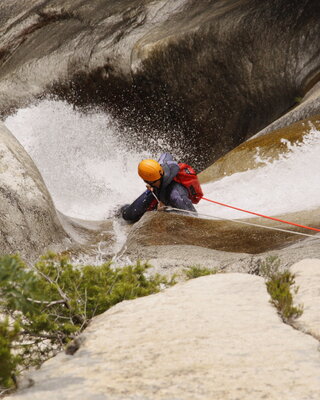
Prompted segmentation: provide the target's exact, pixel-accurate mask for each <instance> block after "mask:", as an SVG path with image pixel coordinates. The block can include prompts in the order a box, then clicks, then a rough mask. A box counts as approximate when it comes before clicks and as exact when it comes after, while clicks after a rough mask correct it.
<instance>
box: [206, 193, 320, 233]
mask: <svg viewBox="0 0 320 400" xmlns="http://www.w3.org/2000/svg"><path fill="white" fill-rule="evenodd" d="M201 198H202V199H203V200H206V201H210V202H211V203H214V204H219V205H220V206H224V207H229V208H233V209H234V210H238V211H242V212H245V213H248V214H253V215H257V216H258V217H263V218H268V219H272V220H273V221H278V222H283V223H285V224H289V225H294V226H298V227H300V228H305V229H309V230H311V231H317V232H320V229H317V228H311V227H310V226H305V225H300V224H296V223H294V222H289V221H285V220H283V219H279V218H274V217H268V216H267V215H263V214H258V213H255V212H253V211H247V210H243V209H242V208H238V207H233V206H229V205H228V204H223V203H219V202H218V201H214V200H210V199H207V198H205V197H201Z"/></svg>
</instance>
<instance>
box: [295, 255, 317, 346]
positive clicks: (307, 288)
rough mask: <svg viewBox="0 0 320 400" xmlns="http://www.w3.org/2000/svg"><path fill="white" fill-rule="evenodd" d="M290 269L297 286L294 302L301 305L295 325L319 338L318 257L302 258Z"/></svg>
mask: <svg viewBox="0 0 320 400" xmlns="http://www.w3.org/2000/svg"><path fill="white" fill-rule="evenodd" d="M290 270H291V272H292V273H294V274H295V277H296V278H295V282H296V285H297V287H298V288H299V289H298V292H297V293H296V294H295V295H294V302H295V304H297V305H300V304H301V305H302V306H303V314H302V316H301V317H300V318H299V319H298V321H297V322H296V324H295V325H296V326H297V327H298V328H299V329H301V330H303V331H304V332H306V333H309V334H310V335H312V336H314V337H315V338H317V339H318V340H320V258H311V259H305V260H302V261H300V262H298V263H296V264H294V265H292V267H291V268H290Z"/></svg>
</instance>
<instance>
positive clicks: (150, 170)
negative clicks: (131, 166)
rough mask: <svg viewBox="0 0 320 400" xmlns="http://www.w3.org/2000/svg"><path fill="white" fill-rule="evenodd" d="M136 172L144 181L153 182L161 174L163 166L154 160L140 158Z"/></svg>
mask: <svg viewBox="0 0 320 400" xmlns="http://www.w3.org/2000/svg"><path fill="white" fill-rule="evenodd" d="M138 174H139V176H140V178H142V179H143V180H144V181H148V182H155V181H157V180H159V179H160V178H161V177H162V176H163V168H162V167H161V165H160V164H159V163H158V161H156V160H142V161H141V162H140V164H139V165H138Z"/></svg>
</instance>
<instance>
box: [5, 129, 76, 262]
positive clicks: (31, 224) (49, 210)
mask: <svg viewBox="0 0 320 400" xmlns="http://www.w3.org/2000/svg"><path fill="white" fill-rule="evenodd" d="M64 240H67V234H66V233H65V232H64V230H63V229H62V227H61V225H60V222H59V220H58V217H57V215H56V210H55V208H54V206H53V203H52V200H51V197H50V195H49V193H48V191H47V189H46V187H45V184H44V182H43V180H42V177H41V175H40V173H39V172H38V170H37V168H36V167H35V165H34V164H33V161H32V160H31V158H30V157H29V156H28V155H27V153H26V152H25V151H24V149H23V148H22V146H21V145H20V144H19V142H18V141H17V140H16V139H15V138H14V137H13V136H12V134H11V133H10V131H9V130H8V129H6V128H5V126H4V125H3V124H1V123H0V254H10V253H15V254H16V253H19V254H20V255H21V256H22V257H24V258H26V259H28V260H32V259H33V258H35V257H37V256H38V255H40V254H42V253H43V252H44V251H45V249H46V248H47V247H48V246H54V245H55V244H56V245H58V244H59V245H60V246H62V243H63V241H64ZM66 243H67V242H65V244H66ZM68 243H70V242H68ZM52 248H53V247H52Z"/></svg>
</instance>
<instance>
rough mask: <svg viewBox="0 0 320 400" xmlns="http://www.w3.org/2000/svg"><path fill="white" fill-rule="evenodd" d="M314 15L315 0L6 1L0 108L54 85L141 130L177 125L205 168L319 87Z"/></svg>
mask: <svg viewBox="0 0 320 400" xmlns="http://www.w3.org/2000/svg"><path fill="white" fill-rule="evenodd" d="M319 18H320V9H319V4H318V1H317V0H311V1H306V2H297V1H296V2H291V3H290V4H289V3H288V1H287V0H278V1H272V3H269V2H261V1H259V0H250V1H249V0H240V1H237V2H234V1H232V0H218V1H216V0H207V1H205V2H199V1H197V0H175V1H168V0H157V1H152V0H144V1H138V0H125V1H121V2H120V1H118V0H108V1H105V0H91V1H90V2H89V3H88V2H87V1H83V0H72V1H71V0H56V1H54V2H48V1H46V0H30V1H28V2H27V1H23V2H22V1H21V0H11V1H10V2H4V1H3V2H1V4H0V23H1V28H0V115H8V113H10V112H11V110H12V109H13V108H15V107H21V106H22V105H26V104H28V103H30V102H31V101H33V99H34V98H35V97H37V96H41V95H43V94H45V93H52V92H53V93H56V94H58V95H59V96H63V97H67V98H69V99H72V100H73V101H76V102H77V103H79V104H92V103H94V102H98V103H100V104H102V103H103V104H106V105H107V106H108V107H113V108H114V109H116V110H117V113H118V115H120V116H121V117H122V118H124V119H126V120H128V121H129V122H130V124H133V121H135V122H136V123H137V124H138V126H139V127H140V128H141V127H142V126H144V127H146V128H148V129H147V130H146V132H147V133H145V136H146V137H148V135H150V131H151V132H152V135H154V134H155V133H154V130H153V128H154V129H155V130H156V131H157V132H159V131H158V130H157V129H158V128H159V126H161V130H160V132H161V133H162V135H163V131H165V130H168V131H169V133H170V134H169V135H168V138H169V139H170V138H171V134H172V133H173V132H174V131H175V130H176V131H178V132H179V134H178V136H177V137H174V138H173V143H175V140H179V143H180V146H181V147H184V150H185V154H189V157H190V161H192V162H193V164H196V165H197V166H198V168H199V167H201V168H203V167H204V166H207V165H210V163H212V162H213V161H214V160H215V159H217V158H218V157H220V156H221V155H223V154H225V153H226V152H227V151H229V150H231V149H233V148H234V147H235V146H237V145H239V144H240V143H241V142H243V141H244V140H245V139H247V138H249V137H250V136H252V135H253V134H255V133H256V132H257V131H258V130H260V129H262V128H264V127H265V126H266V125H268V124H269V123H270V122H271V121H274V120H275V119H277V118H278V117H279V116H281V115H283V114H284V113H286V112H287V110H288V109H289V108H290V107H292V106H294V104H295V103H296V97H298V96H302V95H303V94H304V93H305V92H306V91H307V89H308V88H309V87H310V85H312V84H315V83H316V82H317V79H318V78H319V71H320V59H319V40H318V38H319V34H320V24H319ZM270 54H272V57H270ZM314 110H315V109H314V108H313V109H311V110H309V112H305V114H304V116H305V117H307V116H309V115H312V113H314ZM172 127H174V128H175V129H172ZM151 128H152V129H151ZM140 132H142V129H140ZM162 135H161V136H162ZM194 148H197V150H198V151H197V154H196V155H195V154H194Z"/></svg>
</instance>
